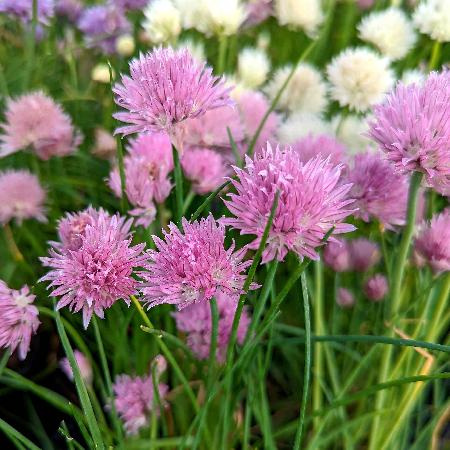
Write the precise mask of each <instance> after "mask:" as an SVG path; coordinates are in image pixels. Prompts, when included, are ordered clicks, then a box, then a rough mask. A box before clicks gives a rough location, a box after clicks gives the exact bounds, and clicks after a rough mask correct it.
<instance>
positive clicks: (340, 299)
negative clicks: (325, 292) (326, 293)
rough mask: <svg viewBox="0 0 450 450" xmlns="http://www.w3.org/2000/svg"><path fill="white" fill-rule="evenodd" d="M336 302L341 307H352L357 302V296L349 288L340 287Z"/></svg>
mask: <svg viewBox="0 0 450 450" xmlns="http://www.w3.org/2000/svg"><path fill="white" fill-rule="evenodd" d="M336 303H337V304H338V305H339V306H340V307H341V308H351V307H352V306H353V305H354V304H355V297H354V295H353V294H352V292H351V291H349V290H348V289H346V288H339V289H338V291H337V296H336Z"/></svg>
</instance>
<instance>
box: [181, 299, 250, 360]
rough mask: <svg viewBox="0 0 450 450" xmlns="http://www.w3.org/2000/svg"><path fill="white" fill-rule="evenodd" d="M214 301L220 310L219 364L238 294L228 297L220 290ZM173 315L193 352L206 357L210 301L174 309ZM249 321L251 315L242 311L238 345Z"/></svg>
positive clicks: (209, 337)
mask: <svg viewBox="0 0 450 450" xmlns="http://www.w3.org/2000/svg"><path fill="white" fill-rule="evenodd" d="M216 301H217V309H218V312H219V323H218V335H217V353H216V358H217V360H218V361H219V362H221V363H222V362H224V360H225V356H226V352H227V346H228V340H229V339H230V335H231V328H232V325H233V319H234V313H235V312H236V308H237V304H238V297H237V296H235V297H229V296H228V295H226V294H223V293H219V295H217V297H216ZM173 316H174V318H175V321H176V324H177V329H178V330H179V331H182V332H183V333H186V335H187V344H188V346H189V347H190V348H191V350H192V351H193V352H194V354H195V355H196V356H197V357H198V358H199V359H207V358H208V356H209V349H210V346H211V330H212V328H211V308H210V305H209V303H207V302H201V303H196V304H193V305H190V306H188V307H187V308H184V309H183V310H181V311H177V312H175V313H174V314H173ZM249 324H250V318H249V316H248V314H247V311H246V310H244V311H243V314H242V316H241V319H240V322H239V326H238V331H237V341H238V343H239V344H242V343H243V342H244V339H245V335H246V333H247V329H248V326H249Z"/></svg>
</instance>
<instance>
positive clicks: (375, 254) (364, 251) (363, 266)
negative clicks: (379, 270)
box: [348, 238, 381, 272]
mask: <svg viewBox="0 0 450 450" xmlns="http://www.w3.org/2000/svg"><path fill="white" fill-rule="evenodd" d="M348 248H349V251H350V263H351V267H352V269H353V270H356V271H357V272H367V271H368V270H369V269H371V268H372V267H374V266H376V265H377V264H378V263H379V262H380V259H381V252H380V248H379V247H378V244H376V243H375V242H373V241H370V240H369V239H366V238H357V239H353V240H351V241H349V242H348Z"/></svg>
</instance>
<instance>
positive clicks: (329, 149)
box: [292, 134, 345, 164]
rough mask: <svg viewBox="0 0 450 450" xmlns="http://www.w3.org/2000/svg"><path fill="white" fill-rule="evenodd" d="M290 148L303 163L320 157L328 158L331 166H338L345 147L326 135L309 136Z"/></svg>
mask: <svg viewBox="0 0 450 450" xmlns="http://www.w3.org/2000/svg"><path fill="white" fill-rule="evenodd" d="M292 148H293V149H294V150H295V151H296V152H297V153H298V154H299V155H300V159H301V160H302V161H303V162H306V161H308V160H310V159H311V158H314V157H315V156H318V155H322V156H323V157H324V158H326V157H328V156H329V157H330V161H331V162H332V163H333V164H339V163H341V162H343V159H344V155H345V147H344V146H343V145H342V144H341V143H340V142H338V141H337V140H336V139H335V138H334V137H332V136H327V135H326V134H320V135H313V134H309V135H307V136H306V137H304V138H301V139H300V140H298V141H296V142H295V143H294V144H292Z"/></svg>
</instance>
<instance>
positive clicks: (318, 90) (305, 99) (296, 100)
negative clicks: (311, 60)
mask: <svg viewBox="0 0 450 450" xmlns="http://www.w3.org/2000/svg"><path fill="white" fill-rule="evenodd" d="M291 71H292V66H284V67H282V68H280V69H278V70H277V71H276V72H275V73H274V75H273V78H272V80H271V81H270V82H269V83H268V85H267V86H266V88H265V90H266V93H267V95H268V97H269V98H270V99H274V98H275V96H276V95H277V93H278V91H279V90H280V88H281V86H282V85H283V83H285V81H286V80H287V78H288V77H289V74H290V73H291ZM326 106H327V85H326V83H325V82H324V80H323V78H322V75H321V74H320V72H319V71H318V70H317V69H315V68H314V67H313V66H311V65H310V64H307V63H302V64H299V65H298V66H297V68H296V69H295V72H294V75H293V76H292V78H291V79H290V80H289V83H288V85H287V86H286V89H285V90H284V91H283V94H282V95H281V98H280V101H279V102H278V108H280V109H283V110H287V111H303V112H310V113H315V114H318V113H321V112H322V111H323V110H324V109H325V108H326Z"/></svg>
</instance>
